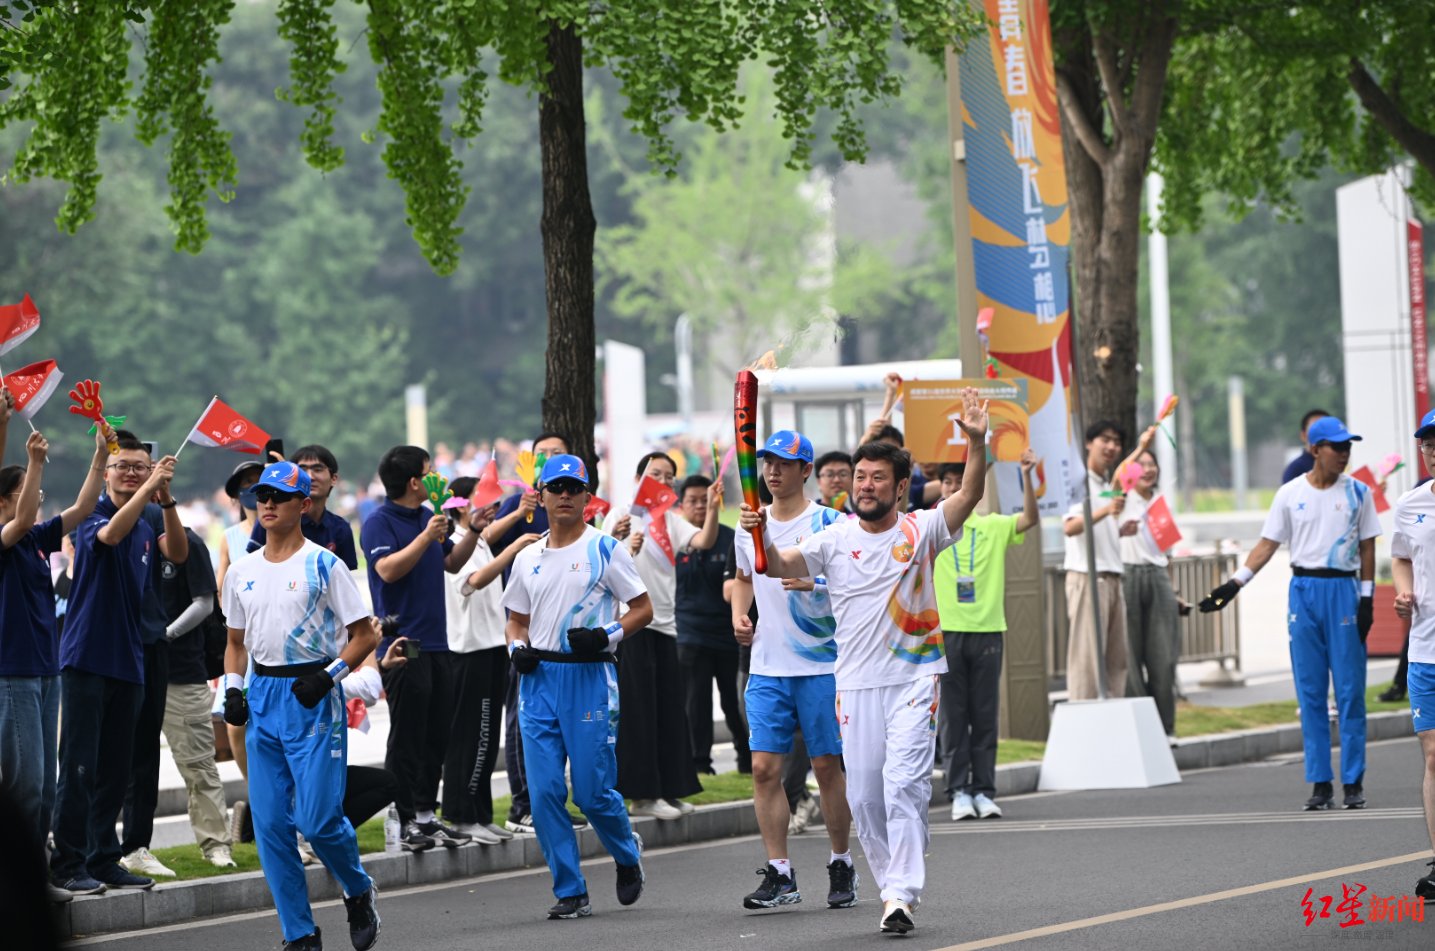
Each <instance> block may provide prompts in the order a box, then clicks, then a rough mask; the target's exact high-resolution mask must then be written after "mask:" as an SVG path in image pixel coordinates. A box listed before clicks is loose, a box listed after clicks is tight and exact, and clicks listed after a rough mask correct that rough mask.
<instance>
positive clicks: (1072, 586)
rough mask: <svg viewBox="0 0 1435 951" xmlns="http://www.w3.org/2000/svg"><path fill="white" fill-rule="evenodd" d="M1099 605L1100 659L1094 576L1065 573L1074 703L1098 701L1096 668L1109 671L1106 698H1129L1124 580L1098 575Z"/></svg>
mask: <svg viewBox="0 0 1435 951" xmlns="http://www.w3.org/2000/svg"><path fill="white" fill-rule="evenodd" d="M1096 589H1097V599H1098V600H1097V602H1096V603H1097V604H1098V605H1099V606H1100V608H1101V624H1102V626H1103V627H1104V628H1105V629H1106V630H1105V631H1104V632H1103V638H1104V641H1105V643H1104V644H1103V647H1104V648H1105V657H1104V658H1100V657H1098V656H1097V650H1096V622H1095V621H1094V620H1093V619H1092V617H1091V602H1090V601H1089V600H1087V599H1088V598H1090V597H1091V576H1090V575H1088V574H1087V573H1086V572H1084V571H1068V572H1067V573H1066V620H1067V630H1068V631H1069V632H1070V635H1069V637H1068V638H1067V641H1066V689H1067V694H1068V696H1069V698H1070V699H1072V700H1095V699H1096V698H1097V673H1096V665H1097V664H1098V663H1103V662H1104V664H1105V667H1106V695H1107V696H1108V697H1124V696H1126V601H1125V599H1124V598H1123V597H1122V595H1121V576H1120V575H1116V574H1109V573H1098V574H1097V576H1096Z"/></svg>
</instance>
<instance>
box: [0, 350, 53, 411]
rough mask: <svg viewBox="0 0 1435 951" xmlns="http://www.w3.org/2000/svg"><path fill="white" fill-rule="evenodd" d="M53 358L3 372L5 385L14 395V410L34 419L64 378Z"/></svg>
mask: <svg viewBox="0 0 1435 951" xmlns="http://www.w3.org/2000/svg"><path fill="white" fill-rule="evenodd" d="M64 376H65V375H64V374H63V373H61V372H60V368H59V367H57V366H56V365H55V361H54V360H41V361H40V362H39V363H32V364H30V365H29V366H27V367H21V368H20V369H18V370H12V371H11V372H9V373H7V374H5V385H6V386H7V387H8V388H9V389H10V394H11V395H12V396H14V397H15V412H17V413H19V414H20V415H21V416H23V417H24V418H26V419H34V418H35V414H36V413H38V412H39V411H40V407H41V406H44V405H45V401H46V400H48V399H49V398H50V397H51V396H52V395H53V394H54V392H55V389H56V388H57V387H58V386H59V385H60V380H62V379H64Z"/></svg>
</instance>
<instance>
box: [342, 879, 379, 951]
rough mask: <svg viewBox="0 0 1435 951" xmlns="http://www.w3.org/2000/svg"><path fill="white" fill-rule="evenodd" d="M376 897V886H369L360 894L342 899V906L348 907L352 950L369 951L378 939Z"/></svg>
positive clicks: (377, 892) (377, 895) (377, 891)
mask: <svg viewBox="0 0 1435 951" xmlns="http://www.w3.org/2000/svg"><path fill="white" fill-rule="evenodd" d="M378 897H379V889H378V888H377V886H370V888H369V890H368V891H366V892H364V893H363V894H362V895H355V896H354V897H353V898H345V899H344V907H345V908H347V909H349V940H350V941H351V942H353V945H354V951H369V949H370V948H372V947H373V946H374V942H375V941H378V940H379V909H378V907H377V905H376V900H377V898H378Z"/></svg>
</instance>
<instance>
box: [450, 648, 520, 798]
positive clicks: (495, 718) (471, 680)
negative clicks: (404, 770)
mask: <svg viewBox="0 0 1435 951" xmlns="http://www.w3.org/2000/svg"><path fill="white" fill-rule="evenodd" d="M452 660H453V726H452V728H451V730H450V731H449V738H448V755H447V756H446V757H445V758H444V761H443V775H444V784H443V817H444V819H446V820H448V821H449V822H477V823H480V824H482V825H488V824H489V823H490V822H492V821H493V788H492V780H493V768H494V766H495V765H496V764H497V761H498V738H499V733H500V732H502V729H503V695H504V693H505V692H506V691H507V689H508V650H507V648H503V647H491V648H488V649H487V650H481V651H473V652H472V653H468V654H454V655H452Z"/></svg>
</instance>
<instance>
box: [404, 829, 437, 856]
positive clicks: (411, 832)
mask: <svg viewBox="0 0 1435 951" xmlns="http://www.w3.org/2000/svg"><path fill="white" fill-rule="evenodd" d="M399 845H400V846H401V847H402V848H403V850H404V851H405V852H423V851H426V850H428V849H431V848H433V847H434V841H433V839H431V838H429V837H428V836H426V835H424V834H423V833H422V832H420V831H419V826H418V823H416V822H405V823H404V834H403V835H401V836H399Z"/></svg>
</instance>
